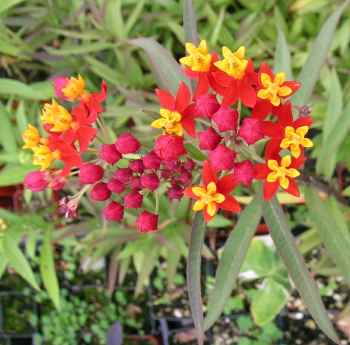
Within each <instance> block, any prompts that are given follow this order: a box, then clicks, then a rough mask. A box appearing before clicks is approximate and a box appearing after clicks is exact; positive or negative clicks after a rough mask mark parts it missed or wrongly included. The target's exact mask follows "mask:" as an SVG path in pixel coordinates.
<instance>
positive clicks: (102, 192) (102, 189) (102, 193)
mask: <svg viewBox="0 0 350 345" xmlns="http://www.w3.org/2000/svg"><path fill="white" fill-rule="evenodd" d="M110 196H111V191H110V190H109V189H108V187H107V183H104V182H99V183H97V184H95V185H94V186H93V188H92V190H91V192H90V198H91V200H98V201H105V200H107V199H108V198H109V197H110Z"/></svg>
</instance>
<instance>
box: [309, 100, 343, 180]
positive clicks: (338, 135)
mask: <svg viewBox="0 0 350 345" xmlns="http://www.w3.org/2000/svg"><path fill="white" fill-rule="evenodd" d="M349 129H350V103H348V104H347V106H346V108H345V109H344V112H343V114H342V115H341V117H340V118H339V120H338V121H337V122H336V123H335V125H334V127H333V129H332V131H331V133H330V134H329V136H328V140H327V145H323V146H322V147H321V151H320V153H319V155H318V157H317V162H316V173H317V174H321V173H322V171H323V169H324V168H325V166H326V165H327V164H328V161H329V157H332V156H335V154H336V151H337V149H338V148H339V146H340V144H341V143H342V141H343V140H344V138H345V137H346V135H347V133H348V132H349Z"/></svg>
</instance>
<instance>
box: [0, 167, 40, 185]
mask: <svg viewBox="0 0 350 345" xmlns="http://www.w3.org/2000/svg"><path fill="white" fill-rule="evenodd" d="M35 170H37V168H36V167H35V166H34V165H32V164H8V165H6V166H5V168H3V169H2V170H1V171H0V186H1V187H2V186H11V185H15V184H19V183H22V182H23V180H24V178H25V177H26V175H27V174H29V173H30V172H32V171H35Z"/></svg>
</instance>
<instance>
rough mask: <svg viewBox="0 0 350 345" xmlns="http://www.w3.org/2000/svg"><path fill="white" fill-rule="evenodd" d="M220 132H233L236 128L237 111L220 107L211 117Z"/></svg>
mask: <svg viewBox="0 0 350 345" xmlns="http://www.w3.org/2000/svg"><path fill="white" fill-rule="evenodd" d="M212 120H213V121H215V123H216V124H217V125H218V128H219V131H220V132H225V131H231V130H232V131H235V130H236V129H237V126H238V111H237V110H236V109H231V108H229V107H226V106H222V107H221V108H220V109H219V110H218V111H217V112H216V113H215V114H214V115H213V117H212Z"/></svg>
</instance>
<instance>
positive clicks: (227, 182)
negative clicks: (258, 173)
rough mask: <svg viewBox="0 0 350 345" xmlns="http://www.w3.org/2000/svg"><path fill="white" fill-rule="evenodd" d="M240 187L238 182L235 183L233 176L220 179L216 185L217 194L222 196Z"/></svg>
mask: <svg viewBox="0 0 350 345" xmlns="http://www.w3.org/2000/svg"><path fill="white" fill-rule="evenodd" d="M237 185H238V182H236V181H233V174H229V175H226V176H224V177H222V178H221V179H219V181H218V183H217V184H216V187H217V192H218V193H220V194H227V193H230V192H232V191H233V190H234V189H235V188H236V187H237Z"/></svg>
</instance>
